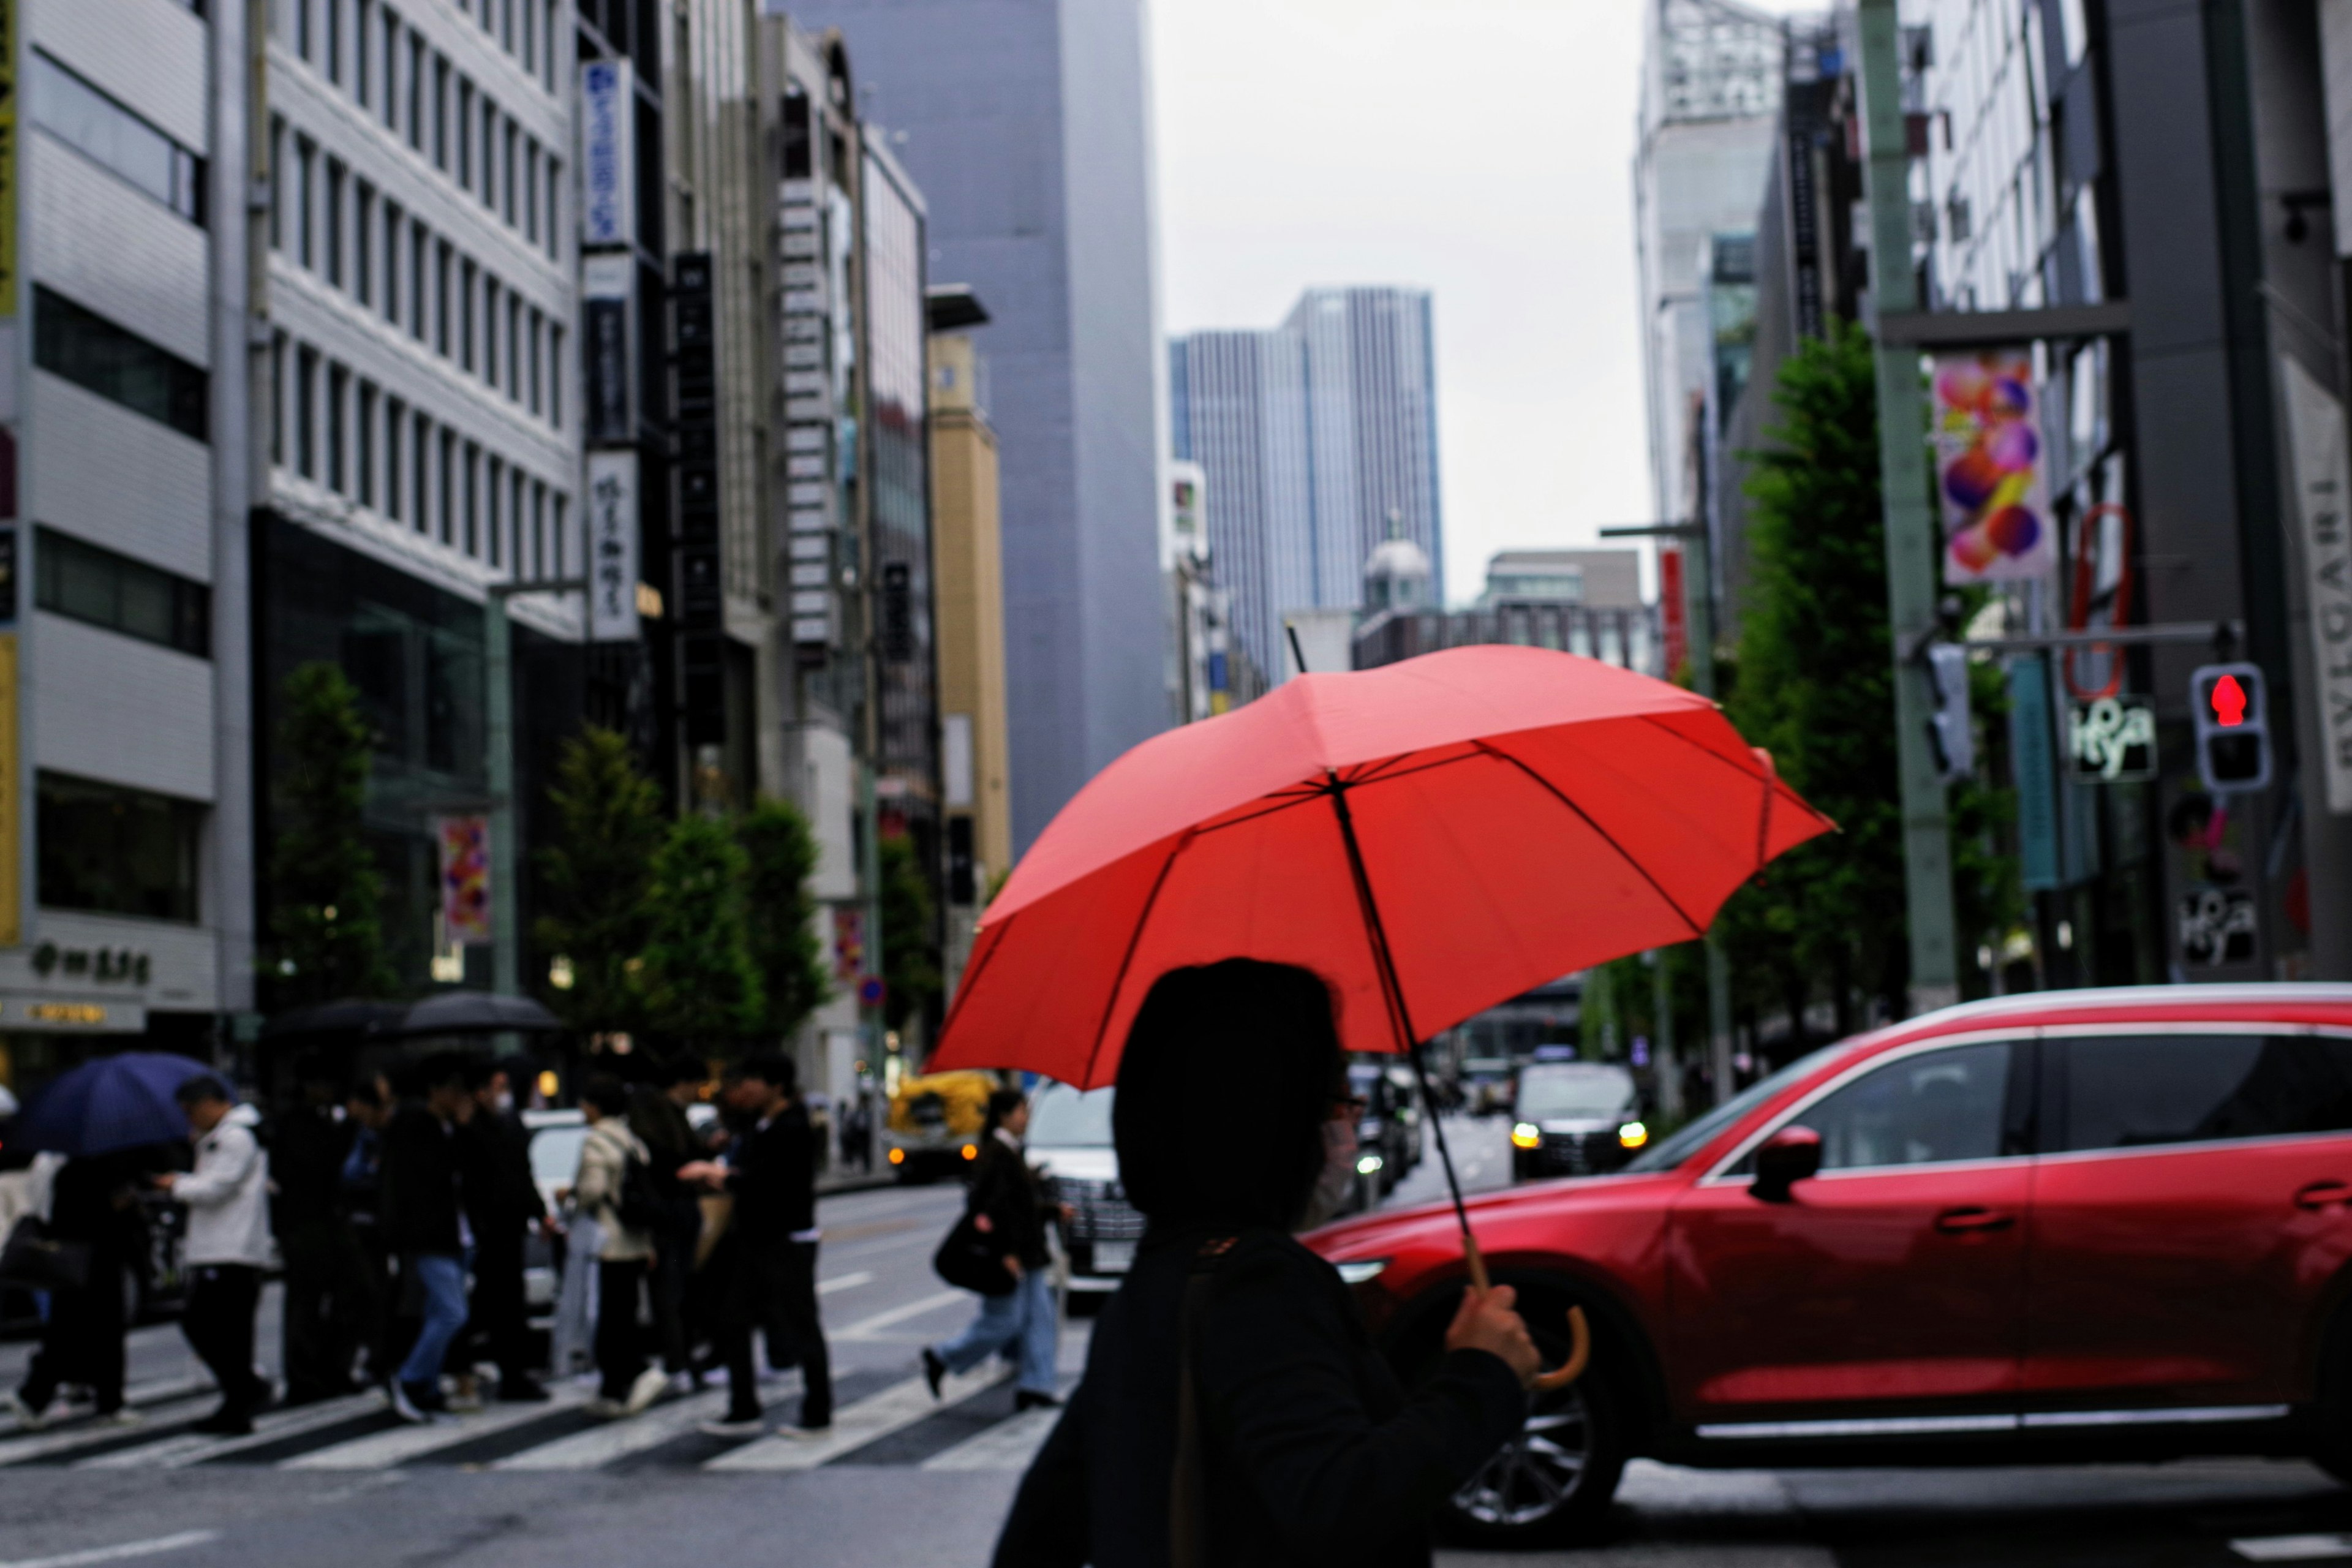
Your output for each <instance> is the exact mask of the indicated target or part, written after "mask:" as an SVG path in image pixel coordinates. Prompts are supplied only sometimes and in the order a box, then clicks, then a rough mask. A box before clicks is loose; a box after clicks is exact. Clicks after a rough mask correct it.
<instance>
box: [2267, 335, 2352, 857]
mask: <svg viewBox="0 0 2352 1568" xmlns="http://www.w3.org/2000/svg"><path fill="white" fill-rule="evenodd" d="M2279 368H2280V374H2281V376H2282V378H2283V379H2284V383H2285V386H2286V398H2285V402H2286V424H2287V439H2288V443H2289V445H2290V446H2292V447H2294V494H2295V510H2296V511H2297V512H2298V513H2300V514H2301V521H2302V527H2301V529H2300V531H2299V535H2300V542H2301V544H2302V546H2303V549H2302V551H2301V554H2302V557H2303V559H2302V561H2301V563H2300V566H2301V570H2302V573H2303V582H2304V593H2305V596H2306V597H2307V599H2308V600H2309V605H2308V609H2309V614H2310V620H2311V658H2312V672H2313V684H2314V685H2315V687H2316V688H2317V689H2316V690H2315V691H2314V692H2313V693H2312V695H2311V697H2310V698H2307V699H2305V700H2307V701H2316V702H2317V704H2318V710H2317V712H2318V726H2319V760H2320V764H2321V770H2322V773H2323V776H2324V777H2325V778H2326V784H2327V809H2328V810H2329V811H2330V812H2332V813H2334V814H2336V816H2347V815H2352V519H2347V504H2352V466H2347V461H2346V452H2345V437H2344V405H2343V404H2342V403H2341V402H2339V401H2337V399H2336V395H2335V394H2334V393H2332V392H2330V391H2329V390H2328V389H2327V388H2326V386H2324V385H2322V384H2320V382H2319V381H2318V379H2317V378H2315V376H2313V375H2312V374H2311V373H2310V372H2309V371H2307V370H2305V369H2304V368H2303V366H2302V365H2301V364H2300V363H2297V362H2296V361H2294V359H2291V358H2289V357H2288V356H2286V355H2284V354H2282V355H2280V356H2279Z"/></svg>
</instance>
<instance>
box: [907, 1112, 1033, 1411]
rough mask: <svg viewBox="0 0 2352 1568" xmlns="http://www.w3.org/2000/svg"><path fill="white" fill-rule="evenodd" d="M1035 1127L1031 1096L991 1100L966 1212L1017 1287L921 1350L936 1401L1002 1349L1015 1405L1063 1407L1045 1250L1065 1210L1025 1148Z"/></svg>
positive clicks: (987, 1300)
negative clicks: (1012, 1356) (1012, 1375)
mask: <svg viewBox="0 0 2352 1568" xmlns="http://www.w3.org/2000/svg"><path fill="white" fill-rule="evenodd" d="M1027 1131H1029V1101H1028V1100H1027V1099H1026V1098H1024V1096H1023V1095H1022V1093H1021V1091H1020V1090H1019V1089H998V1090H996V1091H995V1092H994V1093H993V1094H991V1095H990V1096H989V1097H988V1125H987V1130H986V1131H984V1132H982V1135H981V1142H980V1158H979V1159H978V1160H977V1161H976V1162H974V1163H973V1168H972V1176H971V1196H970V1198H969V1199H967V1200H966V1203H965V1209H966V1212H968V1213H969V1214H970V1215H971V1216H972V1224H973V1226H975V1227H976V1228H978V1229H979V1230H980V1232H981V1233H982V1235H984V1236H986V1237H988V1238H989V1239H990V1240H991V1241H992V1243H994V1244H995V1251H996V1253H997V1256H998V1258H1000V1259H1001V1260H1002V1262H1003V1266H1004V1271H1005V1273H1006V1274H1008V1275H1009V1276H1011V1278H1012V1280H1013V1289H1011V1290H1009V1291H1007V1292H1006V1293H1005V1294H1003V1295H1002V1296H982V1298H981V1299H980V1312H979V1315H978V1316H976V1317H974V1318H973V1319H972V1321H971V1323H970V1324H969V1325H968V1326H966V1328H965V1329H964V1331H963V1332H962V1333H961V1334H958V1335H957V1336H956V1337H955V1338H954V1339H951V1340H950V1341H948V1342H946V1343H945V1344H940V1345H925V1346H924V1347H923V1377H924V1379H925V1381H927V1382H928V1383H929V1384H930V1385H931V1395H932V1397H933V1398H937V1397H938V1396H939V1393H940V1380H941V1379H942V1378H944V1377H946V1376H947V1374H948V1373H950V1372H970V1371H971V1369H972V1368H973V1367H976V1366H978V1365H979V1364H980V1363H982V1362H984V1361H986V1360H987V1359H988V1358H989V1357H990V1356H992V1355H994V1354H995V1353H996V1352H999V1351H1005V1352H1014V1351H1016V1350H1017V1352H1018V1354H1019V1359H1020V1363H1021V1381H1020V1383H1019V1384H1018V1385H1017V1386H1016V1387H1015V1388H1014V1390H1013V1408H1014V1409H1016V1410H1032V1409H1035V1408H1038V1407H1039V1406H1043V1405H1059V1404H1060V1403H1061V1401H1060V1400H1058V1399H1056V1398H1055V1396H1054V1384H1055V1375H1054V1351H1055V1335H1056V1331H1058V1329H1059V1328H1060V1326H1061V1324H1060V1317H1059V1314H1058V1312H1057V1311H1056V1310H1055V1301H1054V1284H1053V1279H1052V1275H1051V1269H1050V1268H1049V1265H1050V1264H1051V1263H1052V1262H1053V1257H1052V1255H1051V1254H1050V1253H1049V1252H1048V1251H1047V1250H1046V1245H1045V1226H1046V1221H1047V1219H1048V1218H1049V1217H1050V1216H1052V1215H1055V1214H1057V1213H1059V1212H1060V1211H1059V1209H1058V1208H1057V1206H1056V1205H1055V1204H1054V1203H1053V1202H1052V1201H1051V1200H1050V1199H1049V1198H1047V1197H1046V1195H1045V1178H1044V1177H1043V1176H1042V1175H1041V1174H1040V1173H1038V1172H1037V1171H1036V1170H1035V1169H1034V1167H1033V1166H1031V1164H1030V1163H1029V1161H1028V1157H1027V1156H1026V1155H1025V1154H1024V1153H1023V1152H1022V1148H1021V1140H1022V1137H1023V1135H1024V1134H1025V1133H1026V1132H1027Z"/></svg>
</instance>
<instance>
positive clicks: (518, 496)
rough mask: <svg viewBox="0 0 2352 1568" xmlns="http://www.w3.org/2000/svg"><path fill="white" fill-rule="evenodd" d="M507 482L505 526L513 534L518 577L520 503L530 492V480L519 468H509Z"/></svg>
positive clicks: (520, 524) (520, 570) (521, 548)
mask: <svg viewBox="0 0 2352 1568" xmlns="http://www.w3.org/2000/svg"><path fill="white" fill-rule="evenodd" d="M508 482H509V485H510V486H511V489H509V491H508V494H507V526H508V528H509V530H511V531H513V534H514V563H515V575H516V576H518V577H520V576H521V575H522V563H523V553H522V552H523V510H522V503H523V500H524V499H525V498H526V497H528V496H529V495H530V480H529V479H526V478H525V477H524V474H523V471H522V470H521V469H520V468H515V469H511V470H509V476H508Z"/></svg>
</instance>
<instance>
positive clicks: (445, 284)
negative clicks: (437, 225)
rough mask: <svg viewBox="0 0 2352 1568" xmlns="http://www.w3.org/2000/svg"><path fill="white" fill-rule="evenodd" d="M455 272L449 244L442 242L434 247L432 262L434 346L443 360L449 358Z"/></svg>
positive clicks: (455, 267)
mask: <svg viewBox="0 0 2352 1568" xmlns="http://www.w3.org/2000/svg"><path fill="white" fill-rule="evenodd" d="M456 270H457V266H456V258H455V256H454V255H453V254H452V252H451V251H450V249H449V242H448V241H447V240H446V239H445V240H442V241H441V242H440V243H439V245H438V246H437V247H436V257H435V261H434V284H433V311H434V323H433V336H434V340H435V346H436V348H438V349H439V350H440V353H441V357H442V358H443V359H447V358H448V357H449V294H450V291H451V289H453V288H454V287H455V285H456V279H453V278H452V277H451V276H450V274H451V273H453V272H455V271H456Z"/></svg>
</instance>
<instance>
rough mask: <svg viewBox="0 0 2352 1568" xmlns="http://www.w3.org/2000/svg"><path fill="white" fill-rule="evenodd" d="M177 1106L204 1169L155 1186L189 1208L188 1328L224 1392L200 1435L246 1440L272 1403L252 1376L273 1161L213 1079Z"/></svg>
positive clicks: (196, 1083) (198, 1080)
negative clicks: (232, 1116)
mask: <svg viewBox="0 0 2352 1568" xmlns="http://www.w3.org/2000/svg"><path fill="white" fill-rule="evenodd" d="M173 1098H174V1099H175V1100H178V1101H179V1105H180V1110H181V1111H182V1112H183V1113H184V1115H185V1116H186V1117H187V1119H188V1136H189V1137H190V1138H191V1139H193V1140H194V1142H195V1145H196V1168H195V1169H194V1170H193V1171H185V1172H181V1171H167V1172H165V1173H163V1174H162V1175H159V1176H157V1177H155V1178H154V1183H155V1184H156V1185H157V1186H159V1187H161V1188H163V1190H164V1191H165V1192H168V1193H170V1194H172V1195H173V1197H175V1198H177V1199H179V1201H180V1202H181V1203H183V1204H185V1205H187V1209H188V1235H187V1240H186V1242H185V1243H184V1247H183V1253H182V1256H183V1257H184V1258H185V1259H186V1262H187V1266H188V1271H189V1273H190V1275H191V1277H192V1279H191V1282H190V1284H189V1287H188V1304H187V1307H186V1309H185V1311H184V1315H183V1316H182V1318H181V1320H180V1328H181V1331H182V1332H183V1333H184V1334H185V1335H186V1336H187V1339H188V1344H189V1346H190V1348H192V1349H193V1350H194V1352H196V1355H197V1358H198V1359H199V1360H201V1361H202V1362H203V1363H205V1366H206V1367H207V1368H208V1369H210V1371H211V1373H212V1374H213V1381H214V1382H215V1384H219V1385H220V1393H221V1403H220V1408H219V1409H218V1410H215V1411H214V1412H213V1413H212V1414H211V1415H208V1416H206V1417H205V1419H203V1420H202V1421H199V1422H197V1423H196V1424H195V1425H194V1427H193V1428H192V1430H194V1431H197V1432H203V1433H205V1434H207V1435H210V1436H244V1435H245V1434H246V1433H248V1432H250V1431H252V1430H253V1413H254V1412H255V1411H257V1410H258V1409H260V1408H261V1407H262V1406H263V1405H267V1404H268V1402H269V1383H268V1379H266V1378H262V1377H259V1376H257V1375H256V1374H255V1373H254V1370H253V1312H254V1308H255V1307H256V1306H257V1304H258V1303H259V1301H260V1300H261V1271H262V1269H264V1268H267V1267H268V1264H269V1156H268V1155H267V1154H265V1153H263V1152H262V1150H261V1145H260V1143H258V1142H256V1141H255V1139H254V1136H253V1133H252V1132H251V1131H249V1130H247V1128H245V1127H242V1126H240V1125H238V1124H237V1123H236V1122H235V1121H231V1120H230V1119H229V1111H230V1110H232V1109H233V1108H234V1103H233V1101H232V1100H230V1098H229V1091H228V1086H227V1085H226V1084H225V1083H223V1082H221V1080H220V1079H216V1078H215V1077H213V1076H212V1075H211V1074H210V1073H199V1074H197V1075H196V1076H195V1077H194V1078H192V1079H188V1080H187V1081H186V1082H185V1083H183V1084H182V1085H180V1087H179V1089H177V1090H176V1091H175V1092H174V1094H173Z"/></svg>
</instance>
